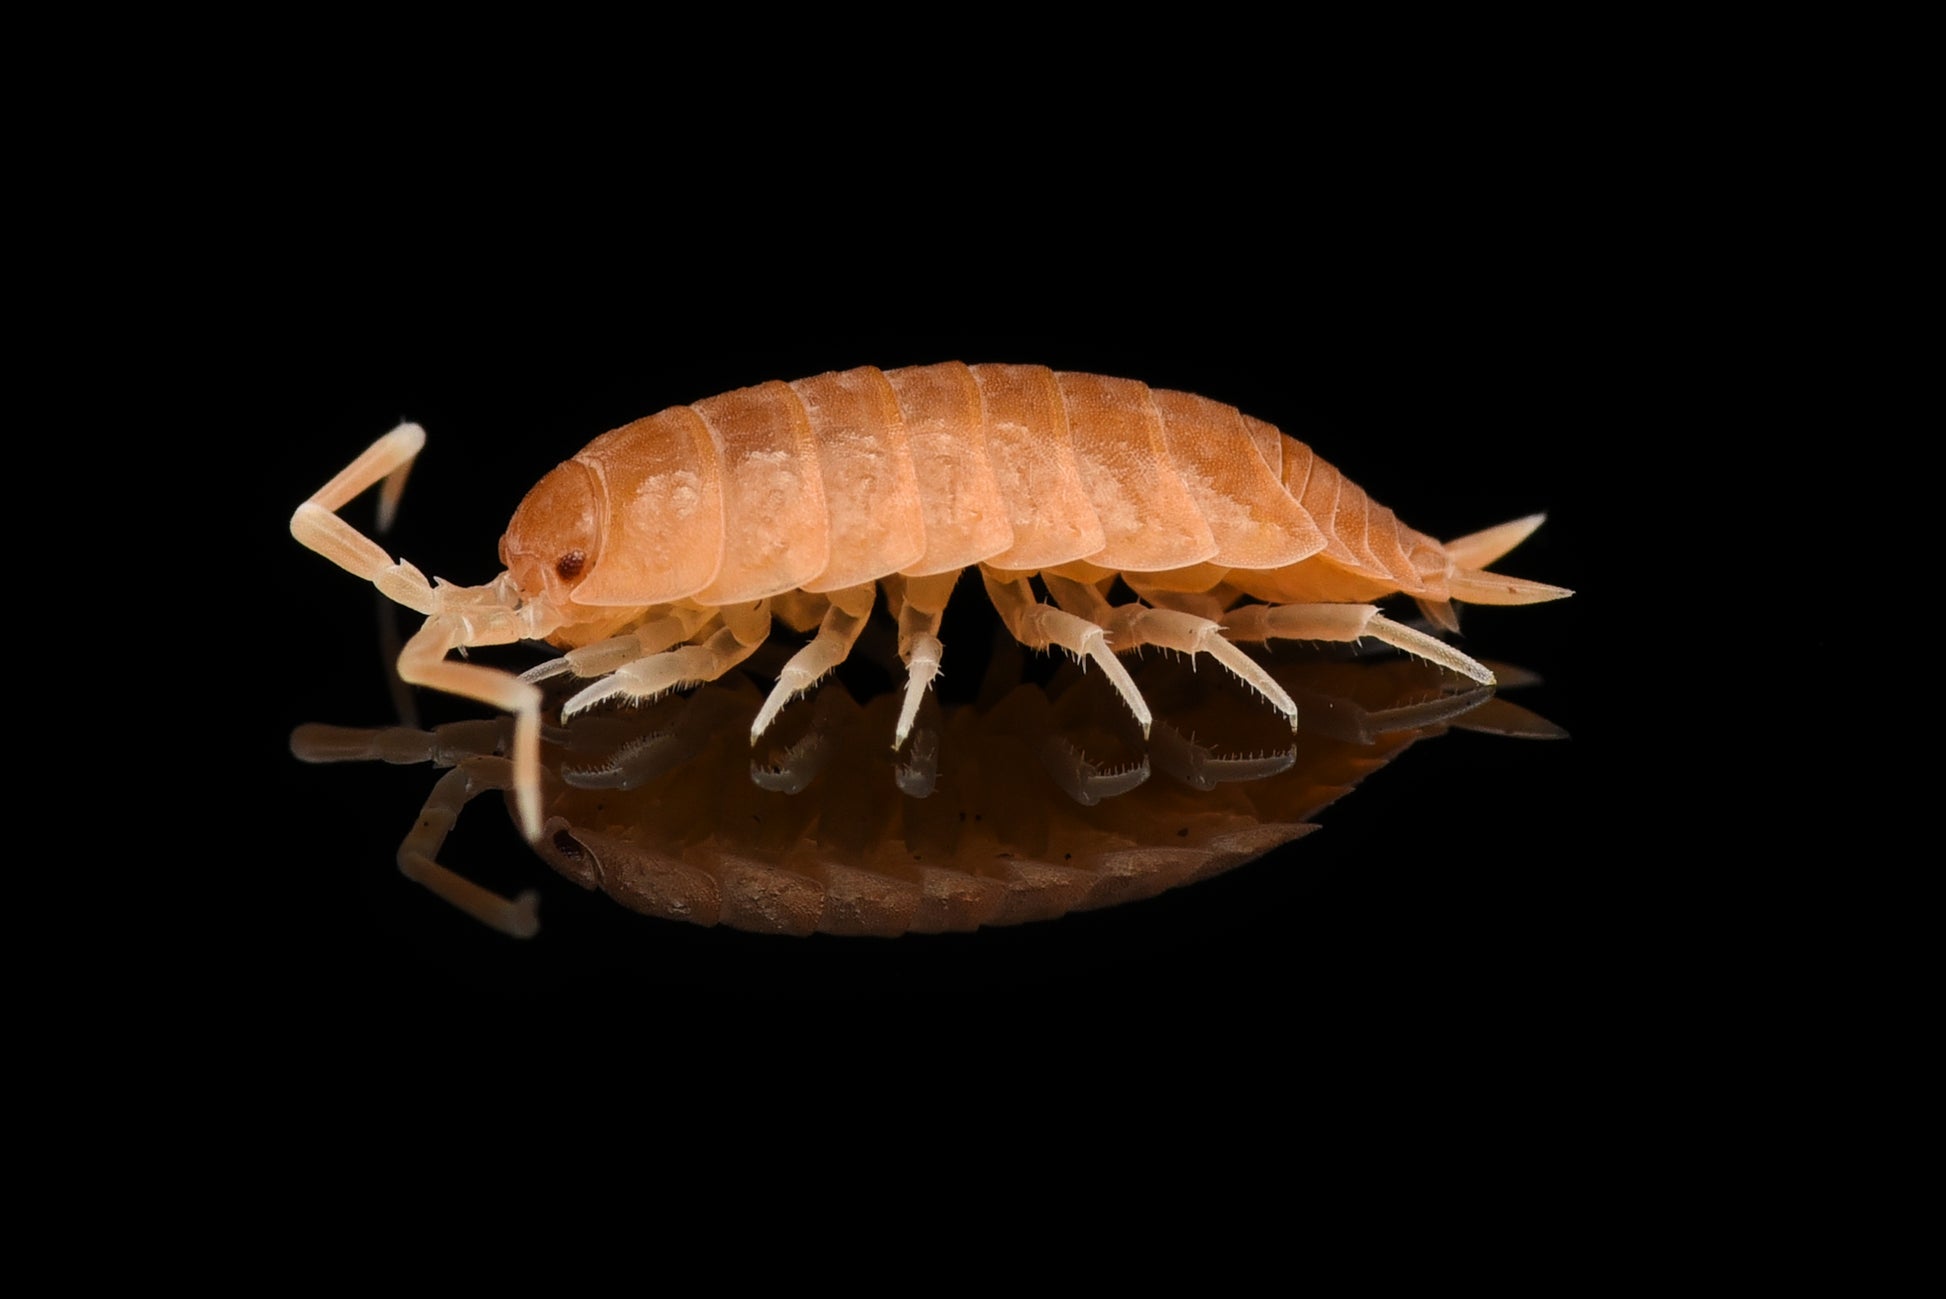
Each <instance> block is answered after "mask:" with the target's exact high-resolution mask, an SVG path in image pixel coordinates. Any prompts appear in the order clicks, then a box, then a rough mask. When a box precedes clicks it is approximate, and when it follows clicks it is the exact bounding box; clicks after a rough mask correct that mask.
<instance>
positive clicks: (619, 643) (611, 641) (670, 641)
mask: <svg viewBox="0 0 1946 1299" xmlns="http://www.w3.org/2000/svg"><path fill="white" fill-rule="evenodd" d="M714 617H715V615H714V613H712V611H710V610H708V609H692V608H686V607H682V606H677V607H674V608H671V609H670V610H669V614H668V616H667V617H665V618H657V619H654V620H653V621H650V622H645V623H643V624H642V625H641V626H640V627H637V628H636V629H635V630H634V631H630V632H623V633H622V634H621V635H619V636H610V637H609V638H608V639H607V640H598V641H596V642H595V643H594V644H592V645H583V646H582V647H581V648H580V649H572V650H569V651H568V652H567V653H566V654H563V655H562V656H561V657H560V658H558V659H549V660H548V661H547V662H545V663H539V664H536V665H535V666H533V667H531V668H528V669H527V670H526V671H525V672H523V673H521V674H520V679H521V680H522V681H545V680H547V679H548V678H549V677H558V676H560V675H561V674H562V673H563V672H566V673H568V674H570V675H571V676H577V677H605V676H607V675H608V674H609V673H610V672H613V671H614V670H615V669H616V668H618V667H621V666H622V665H623V664H624V663H632V662H634V661H635V660H636V659H640V658H647V657H648V656H649V655H651V654H659V653H661V652H662V651H663V650H666V649H668V648H669V647H670V646H671V645H676V644H680V643H681V642H683V641H686V640H688V639H689V638H690V637H691V636H694V635H695V634H696V633H697V632H698V631H700V630H702V629H703V627H704V626H706V625H707V624H708V623H709V622H710V621H711V620H712V619H713V618H714Z"/></svg>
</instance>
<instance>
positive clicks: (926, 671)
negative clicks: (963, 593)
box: [885, 570, 959, 749]
mask: <svg viewBox="0 0 1946 1299" xmlns="http://www.w3.org/2000/svg"><path fill="white" fill-rule="evenodd" d="M958 580H959V572H958V570H954V571H953V572H950V573H934V574H932V575H931V576H928V577H888V578H886V579H885V605H886V608H887V609H889V610H890V611H891V612H892V615H893V616H894V617H896V618H897V619H898V620H899V658H900V659H901V660H902V661H903V662H904V663H905V697H904V699H903V700H901V701H900V705H899V724H898V726H897V727H896V728H895V729H894V731H893V733H892V747H893V748H894V749H897V748H899V747H901V746H902V745H904V744H905V739H906V736H908V735H910V734H912V723H913V721H914V719H916V718H917V717H918V716H919V701H920V700H922V699H924V698H925V697H926V688H927V687H928V686H930V685H931V684H932V679H933V678H934V677H936V676H938V675H939V660H940V657H941V655H943V654H944V653H945V652H946V647H945V646H944V645H941V644H940V643H939V622H940V619H941V618H943V617H945V615H946V601H947V599H948V598H949V597H951V595H952V594H953V583H955V582H957V581H958Z"/></svg>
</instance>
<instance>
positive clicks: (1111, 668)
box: [980, 568, 1152, 738]
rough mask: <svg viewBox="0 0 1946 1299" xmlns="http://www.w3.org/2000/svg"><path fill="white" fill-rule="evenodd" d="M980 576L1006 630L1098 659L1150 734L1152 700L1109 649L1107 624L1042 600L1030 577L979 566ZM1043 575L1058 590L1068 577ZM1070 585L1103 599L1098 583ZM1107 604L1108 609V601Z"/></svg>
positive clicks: (1035, 643)
mask: <svg viewBox="0 0 1946 1299" xmlns="http://www.w3.org/2000/svg"><path fill="white" fill-rule="evenodd" d="M980 576H981V578H982V579H983V580H984V581H985V582H986V588H987V595H988V597H989V598H990V599H992V601H993V607H994V609H996V610H997V611H998V612H999V614H1000V620H1001V621H1002V622H1004V623H1005V624H1006V625H1007V630H1008V631H1010V632H1012V633H1013V637H1014V639H1015V640H1017V641H1019V642H1020V643H1021V644H1022V645H1025V646H1027V648H1029V649H1042V650H1044V649H1054V648H1057V647H1058V648H1060V649H1064V650H1066V651H1067V652H1068V653H1070V654H1072V655H1073V656H1074V657H1075V660H1076V661H1077V662H1078V661H1080V660H1081V659H1083V658H1087V659H1091V660H1093V662H1094V663H1095V665H1096V666H1097V667H1099V668H1100V669H1101V670H1102V674H1103V675H1104V676H1106V677H1107V678H1108V683H1109V684H1110V685H1112V686H1114V687H1115V692H1116V693H1117V694H1119V695H1120V696H1121V697H1122V702H1123V703H1125V704H1127V705H1128V710H1129V711H1130V712H1131V713H1134V714H1135V720H1136V722H1137V723H1138V724H1139V725H1140V726H1141V728H1142V735H1143V737H1144V738H1146V737H1147V736H1148V734H1149V723H1150V721H1151V720H1152V719H1151V716H1150V713H1149V705H1148V701H1147V700H1145V699H1143V698H1142V692H1141V691H1139V690H1137V689H1136V688H1135V681H1134V679H1133V678H1131V677H1130V676H1129V674H1128V672H1127V670H1126V669H1125V668H1123V667H1122V665H1121V663H1120V662H1119V661H1118V660H1117V659H1116V658H1115V652H1114V651H1113V650H1112V649H1110V648H1109V644H1108V630H1107V628H1105V627H1103V626H1101V624H1100V623H1098V622H1093V621H1090V620H1089V619H1088V618H1086V617H1082V616H1080V615H1077V614H1072V613H1069V612H1067V611H1066V610H1063V609H1056V608H1054V607H1053V606H1052V605H1046V604H1042V603H1041V602H1040V601H1039V600H1037V599H1035V598H1034V588H1033V587H1032V586H1030V585H1029V584H1028V582H1027V579H1026V578H1015V579H1013V580H1012V581H1003V580H1001V579H1000V578H997V577H995V576H994V575H993V574H992V573H990V572H988V571H987V570H986V569H984V568H982V569H981V570H980ZM1042 576H1043V578H1046V579H1048V581H1049V589H1050V590H1052V589H1053V583H1054V582H1059V581H1063V580H1064V579H1060V578H1053V577H1051V576H1050V575H1048V574H1042ZM1069 585H1070V586H1072V587H1077V588H1079V590H1080V591H1089V592H1091V593H1092V594H1093V595H1094V599H1095V602H1097V603H1099V602H1100V593H1099V592H1094V591H1093V588H1091V587H1083V586H1081V584H1080V583H1070V584H1069ZM1070 594H1071V595H1072V596H1076V597H1078V598H1081V599H1084V600H1085V599H1086V598H1087V597H1085V596H1080V595H1079V591H1072V592H1070ZM1102 607H1103V608H1104V609H1105V608H1106V605H1105V604H1104V605H1102Z"/></svg>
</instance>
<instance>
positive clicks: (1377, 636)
mask: <svg viewBox="0 0 1946 1299" xmlns="http://www.w3.org/2000/svg"><path fill="white" fill-rule="evenodd" d="M1223 626H1224V629H1225V630H1226V631H1228V632H1229V634H1230V638H1231V639H1232V640H1253V641H1261V640H1270V639H1273V638H1275V639H1278V640H1329V641H1355V640H1359V639H1361V638H1363V637H1366V636H1369V637H1371V638H1372V639H1373V640H1379V641H1384V642H1385V643H1386V644H1387V645H1391V646H1393V647H1394V648H1396V649H1402V650H1404V651H1405V652H1406V653H1408V654H1412V655H1415V656H1417V657H1419V658H1422V659H1425V660H1426V661H1427V662H1429V663H1437V664H1439V665H1440V666H1441V667H1444V668H1450V669H1452V670H1453V671H1455V672H1457V673H1459V674H1460V675H1461V676H1464V677H1471V678H1472V679H1473V680H1475V681H1478V682H1479V683H1480V684H1481V685H1488V686H1490V685H1492V684H1493V673H1492V672H1490V671H1488V670H1487V668H1486V665H1485V664H1483V663H1479V662H1476V661H1475V660H1474V659H1472V658H1469V657H1468V656H1466V655H1465V654H1462V653H1460V652H1459V651H1458V650H1456V649H1454V648H1453V647H1452V646H1451V645H1448V644H1447V643H1446V642H1445V641H1443V640H1438V639H1436V638H1434V637H1432V636H1428V635H1426V633H1424V632H1422V631H1415V630H1413V629H1412V628H1410V627H1407V626H1404V625H1403V624H1400V623H1396V622H1393V621H1392V620H1391V619H1390V618H1387V617H1386V616H1385V615H1384V614H1382V613H1380V612H1379V611H1378V608H1377V607H1376V606H1375V605H1369V604H1250V605H1244V606H1243V607H1242V608H1240V609H1232V610H1230V612H1229V613H1227V614H1225V615H1224V616H1223Z"/></svg>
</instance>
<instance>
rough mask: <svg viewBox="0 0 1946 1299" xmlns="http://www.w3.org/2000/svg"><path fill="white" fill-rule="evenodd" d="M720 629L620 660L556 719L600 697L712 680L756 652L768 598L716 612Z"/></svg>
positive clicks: (642, 694)
mask: <svg viewBox="0 0 1946 1299" xmlns="http://www.w3.org/2000/svg"><path fill="white" fill-rule="evenodd" d="M720 614H721V617H722V619H723V629H722V630H721V631H719V632H717V633H716V634H715V635H714V636H711V637H710V638H709V639H708V640H706V641H704V642H703V643H702V644H700V645H684V646H683V647H682V648H680V649H673V650H668V651H665V652H663V653H660V654H650V655H649V656H647V657H646V658H639V659H636V660H635V661H634V662H632V663H625V664H623V665H622V666H621V667H619V668H617V669H615V671H614V672H612V673H610V674H609V675H608V676H606V677H604V678H602V679H601V680H600V681H597V682H595V684H593V685H591V686H589V687H587V688H586V689H585V690H583V691H581V693H579V694H577V695H575V696H574V697H573V698H572V699H569V700H568V701H567V703H565V704H563V705H562V706H561V720H562V721H564V722H565V721H567V720H568V719H569V718H570V717H573V716H574V715H575V714H576V713H579V712H581V711H583V710H585V709H588V708H592V707H593V706H594V705H596V704H598V703H600V702H602V701H603V700H604V699H623V700H627V701H629V702H631V703H635V702H639V701H641V700H644V699H656V698H660V697H661V696H663V695H666V694H668V693H669V692H670V691H671V690H677V689H680V688H682V687H683V686H694V685H701V684H702V683H703V682H705V681H714V680H716V679H717V678H718V677H720V676H722V675H723V674H724V673H725V672H728V671H729V670H730V669H731V668H733V667H735V666H736V665H737V664H739V663H741V662H743V660H745V659H747V658H749V657H750V656H751V655H752V654H754V653H756V651H757V647H758V646H760V645H762V644H763V643H764V639H765V637H767V636H768V635H769V634H770V602H769V601H768V600H758V601H755V602H753V603H751V604H745V605H733V606H727V607H725V608H724V609H722V610H721V611H720Z"/></svg>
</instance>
